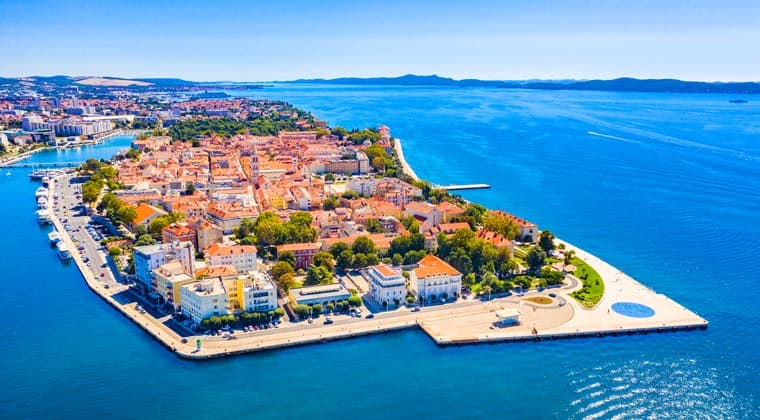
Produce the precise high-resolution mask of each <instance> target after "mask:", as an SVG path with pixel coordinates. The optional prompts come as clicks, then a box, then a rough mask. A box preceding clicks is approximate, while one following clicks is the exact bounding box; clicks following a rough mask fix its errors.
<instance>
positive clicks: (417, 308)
mask: <svg viewBox="0 0 760 420" xmlns="http://www.w3.org/2000/svg"><path fill="white" fill-rule="evenodd" d="M419 311H420V307H419V306H415V307H414V308H412V312H419Z"/></svg>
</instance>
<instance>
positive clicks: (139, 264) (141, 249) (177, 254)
mask: <svg viewBox="0 0 760 420" xmlns="http://www.w3.org/2000/svg"><path fill="white" fill-rule="evenodd" d="M133 258H134V261H135V277H136V278H137V281H138V282H139V284H140V285H141V287H143V289H144V290H146V291H148V292H151V291H153V270H155V269H157V268H158V267H160V266H162V265H164V264H165V263H166V262H168V261H171V260H179V261H180V264H181V265H182V268H183V272H184V273H186V274H187V275H189V276H191V277H192V276H193V274H194V272H195V250H194V249H193V244H192V243H190V242H172V243H168V244H156V245H146V246H137V247H135V248H134V255H133Z"/></svg>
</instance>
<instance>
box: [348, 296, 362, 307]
mask: <svg viewBox="0 0 760 420" xmlns="http://www.w3.org/2000/svg"><path fill="white" fill-rule="evenodd" d="M348 304H349V305H351V306H352V307H354V308H356V307H359V306H362V298H360V297H359V296H358V295H353V296H351V297H350V298H348Z"/></svg>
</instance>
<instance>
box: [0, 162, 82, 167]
mask: <svg viewBox="0 0 760 420" xmlns="http://www.w3.org/2000/svg"><path fill="white" fill-rule="evenodd" d="M81 164H82V162H47V163H39V162H35V163H20V162H9V163H3V164H0V168H40V167H47V168H76V167H77V166H79V165H81Z"/></svg>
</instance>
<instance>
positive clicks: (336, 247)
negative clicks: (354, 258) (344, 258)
mask: <svg viewBox="0 0 760 420" xmlns="http://www.w3.org/2000/svg"><path fill="white" fill-rule="evenodd" d="M346 250H348V251H350V250H351V247H350V246H349V245H348V244H347V243H345V242H336V243H334V244H333V246H331V247H330V253H331V254H332V256H333V257H335V258H338V255H340V254H341V253H342V252H343V251H346Z"/></svg>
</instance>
